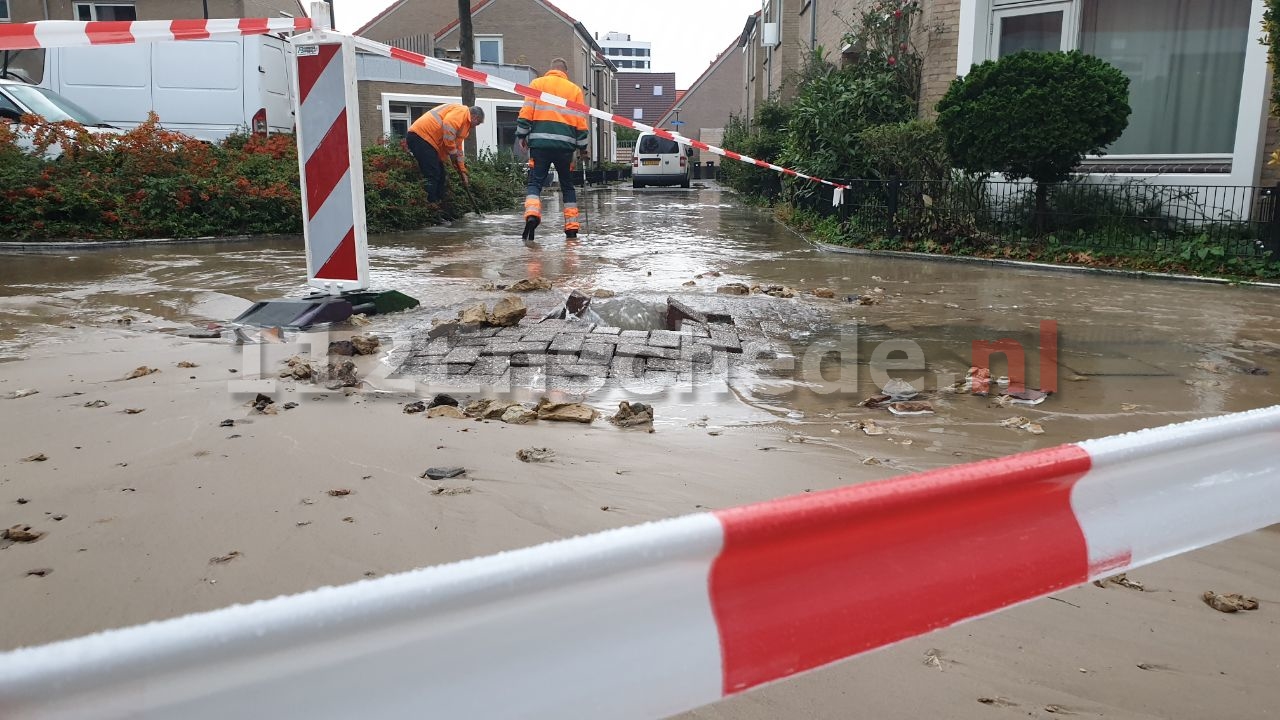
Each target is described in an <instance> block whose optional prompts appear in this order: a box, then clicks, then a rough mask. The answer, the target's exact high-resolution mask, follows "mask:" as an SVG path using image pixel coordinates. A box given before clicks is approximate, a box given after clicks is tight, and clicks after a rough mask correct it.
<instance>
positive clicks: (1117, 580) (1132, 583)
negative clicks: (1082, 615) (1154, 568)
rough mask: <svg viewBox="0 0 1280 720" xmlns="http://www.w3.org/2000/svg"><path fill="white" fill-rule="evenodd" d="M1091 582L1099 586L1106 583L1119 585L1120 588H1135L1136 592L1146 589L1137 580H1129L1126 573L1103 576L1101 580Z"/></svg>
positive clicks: (1103, 585) (1103, 586) (1102, 586)
mask: <svg viewBox="0 0 1280 720" xmlns="http://www.w3.org/2000/svg"><path fill="white" fill-rule="evenodd" d="M1093 584H1094V585H1096V586H1098V587H1100V588H1105V587H1106V586H1107V585H1119V586H1120V587H1122V588H1128V589H1130V590H1137V591H1138V592H1146V591H1147V589H1146V588H1145V587H1143V585H1142V583H1140V582H1137V581H1136V580H1130V579H1129V575H1128V573H1120V574H1119V575H1112V576H1111V577H1108V578H1103V579H1101V580H1094V581H1093Z"/></svg>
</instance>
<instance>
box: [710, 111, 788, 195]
mask: <svg viewBox="0 0 1280 720" xmlns="http://www.w3.org/2000/svg"><path fill="white" fill-rule="evenodd" d="M789 118H790V110H789V108H788V107H787V106H786V105H783V104H782V103H779V102H777V101H772V100H771V101H768V102H764V103H761V104H760V106H759V107H757V108H756V115H755V117H754V118H752V120H751V122H749V123H748V122H747V121H746V120H744V119H742V118H740V117H738V116H733V117H730V118H729V122H728V124H727V125H726V126H725V133H724V146H725V147H726V148H727V149H729V150H733V151H734V152H736V153H740V154H742V155H747V156H749V157H752V158H756V159H758V160H768V161H770V162H775V161H776V160H777V158H778V156H779V154H780V153H781V152H782V147H783V144H784V142H785V140H786V135H785V133H786V127H787V122H788V119H789ZM723 169H724V179H725V182H726V183H728V185H729V187H732V188H733V189H735V190H737V191H738V192H740V193H743V194H744V195H747V196H748V197H752V198H770V199H772V198H776V197H777V196H778V194H779V193H780V192H781V190H782V180H781V179H780V178H779V177H778V174H777V173H776V172H774V171H773V170H768V169H765V168H760V167H756V166H754V165H748V164H746V163H742V162H738V161H737V160H729V159H726V160H725V161H724V165H723Z"/></svg>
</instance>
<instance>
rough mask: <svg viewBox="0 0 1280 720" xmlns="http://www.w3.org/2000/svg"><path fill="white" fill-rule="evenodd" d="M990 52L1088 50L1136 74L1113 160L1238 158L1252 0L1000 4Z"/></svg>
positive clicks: (995, 54)
mask: <svg viewBox="0 0 1280 720" xmlns="http://www.w3.org/2000/svg"><path fill="white" fill-rule="evenodd" d="M995 4H996V7H995V9H994V10H993V12H992V15H991V30H992V33H991V37H992V44H991V48H990V51H989V53H990V54H989V56H990V57H993V58H999V57H1005V56H1007V55H1011V54H1013V53H1015V52H1019V51H1022V50H1031V51H1050V52H1052V51H1058V50H1074V49H1079V50H1081V51H1083V52H1085V53H1088V54H1090V55H1094V56H1097V57H1099V58H1102V59H1103V60H1106V61H1107V62H1109V63H1111V64H1112V65H1114V66H1116V67H1117V68H1119V69H1120V70H1121V71H1122V72H1123V73H1124V74H1125V75H1126V76H1127V77H1128V78H1129V105H1130V107H1131V109H1132V114H1131V115H1130V116H1129V125H1128V127H1127V128H1126V129H1125V131H1124V134H1123V135H1122V136H1121V137H1120V139H1119V140H1117V141H1116V142H1115V143H1112V145H1111V146H1110V147H1108V148H1107V154H1108V155H1129V156H1146V157H1151V156H1203V155H1230V154H1231V153H1232V152H1233V151H1234V149H1235V136H1236V124H1237V120H1238V119H1239V115H1240V101H1241V87H1242V85H1243V81H1244V64H1245V51H1246V48H1247V47H1248V45H1249V39H1250V33H1249V30H1250V28H1249V14H1250V11H1251V5H1252V3H1251V0H1214V2H1203V1H1202V0H1047V1H1042V2H1030V3H1021V4H1016V5H1015V4H1011V3H1009V2H1002V1H1001V0H997V1H996V3H995Z"/></svg>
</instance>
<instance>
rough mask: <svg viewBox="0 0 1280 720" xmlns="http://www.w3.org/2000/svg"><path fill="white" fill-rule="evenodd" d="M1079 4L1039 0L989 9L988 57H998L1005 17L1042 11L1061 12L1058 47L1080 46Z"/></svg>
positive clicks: (1058, 0)
mask: <svg viewBox="0 0 1280 720" xmlns="http://www.w3.org/2000/svg"><path fill="white" fill-rule="evenodd" d="M1080 11H1081V8H1080V5H1079V3H1078V2H1076V0H1056V1H1054V2H1039V3H1036V4H1034V5H1019V6H1015V7H997V8H993V9H992V11H991V38H990V41H989V47H990V48H991V49H990V51H989V52H988V57H990V58H991V59H992V60H995V59H996V58H998V57H1000V29H1001V26H1002V25H1003V21H1004V19H1005V18H1011V17H1025V16H1027V15H1042V14H1044V13H1051V12H1061V13H1062V36H1061V37H1060V38H1059V39H1058V48H1059V49H1061V50H1072V49H1075V48H1078V47H1080Z"/></svg>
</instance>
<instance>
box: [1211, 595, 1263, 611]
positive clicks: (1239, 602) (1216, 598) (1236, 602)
mask: <svg viewBox="0 0 1280 720" xmlns="http://www.w3.org/2000/svg"><path fill="white" fill-rule="evenodd" d="M1201 597H1202V598H1203V599H1204V603H1205V604H1206V605H1208V606H1209V607H1211V608H1213V609H1214V610H1217V611H1218V612H1224V613H1233V612H1239V611H1241V610H1257V609H1258V598H1255V597H1246V596H1244V595H1241V594H1240V593H1229V594H1226V595H1220V594H1218V593H1216V592H1214V591H1212V590H1206V591H1205V592H1204V595H1202V596H1201Z"/></svg>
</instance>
